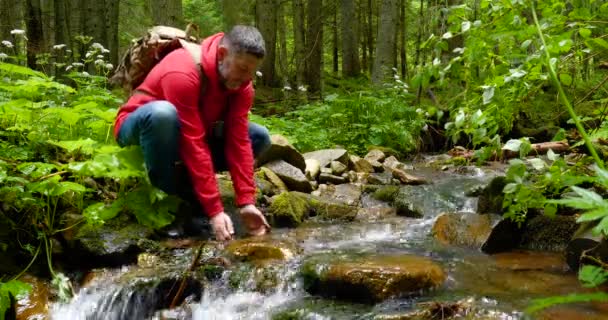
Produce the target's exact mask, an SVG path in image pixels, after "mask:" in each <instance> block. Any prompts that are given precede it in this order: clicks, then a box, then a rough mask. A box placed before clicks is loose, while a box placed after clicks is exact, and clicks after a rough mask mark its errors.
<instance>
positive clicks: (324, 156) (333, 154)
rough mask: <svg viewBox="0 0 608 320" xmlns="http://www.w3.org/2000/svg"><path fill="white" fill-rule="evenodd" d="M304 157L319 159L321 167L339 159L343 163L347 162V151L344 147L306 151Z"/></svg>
mask: <svg viewBox="0 0 608 320" xmlns="http://www.w3.org/2000/svg"><path fill="white" fill-rule="evenodd" d="M303 156H304V159H316V160H317V161H319V164H320V165H321V168H325V167H327V165H329V163H330V162H332V161H340V162H342V163H343V164H348V152H347V151H346V150H344V149H324V150H317V151H313V152H307V153H305V154H304V155H303Z"/></svg>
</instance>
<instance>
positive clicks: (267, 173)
mask: <svg viewBox="0 0 608 320" xmlns="http://www.w3.org/2000/svg"><path fill="white" fill-rule="evenodd" d="M260 173H261V174H262V175H263V177H265V178H266V179H268V181H270V183H272V184H273V185H274V186H275V187H276V188H277V190H278V193H281V192H286V191H289V189H287V186H286V185H285V182H283V180H281V178H279V176H277V174H276V173H274V172H273V171H272V170H270V169H268V168H266V167H262V168H261V169H260Z"/></svg>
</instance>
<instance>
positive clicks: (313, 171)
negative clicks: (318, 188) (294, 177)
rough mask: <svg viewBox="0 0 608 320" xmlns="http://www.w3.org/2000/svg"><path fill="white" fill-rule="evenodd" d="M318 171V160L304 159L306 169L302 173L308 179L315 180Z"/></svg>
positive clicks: (319, 165)
mask: <svg viewBox="0 0 608 320" xmlns="http://www.w3.org/2000/svg"><path fill="white" fill-rule="evenodd" d="M319 172H321V164H320V163H319V160H316V159H306V170H304V175H306V178H308V180H311V181H312V180H316V179H317V177H318V176H319Z"/></svg>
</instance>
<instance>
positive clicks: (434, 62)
mask: <svg viewBox="0 0 608 320" xmlns="http://www.w3.org/2000/svg"><path fill="white" fill-rule="evenodd" d="M440 64H441V60H439V58H435V59H433V65H434V66H438V65H440Z"/></svg>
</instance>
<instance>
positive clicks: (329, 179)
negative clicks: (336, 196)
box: [319, 173, 348, 184]
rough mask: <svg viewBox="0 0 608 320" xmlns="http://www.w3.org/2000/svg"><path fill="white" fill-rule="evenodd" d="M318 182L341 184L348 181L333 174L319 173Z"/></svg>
mask: <svg viewBox="0 0 608 320" xmlns="http://www.w3.org/2000/svg"><path fill="white" fill-rule="evenodd" d="M319 182H320V183H333V184H342V183H346V182H348V180H346V178H343V177H338V176H335V175H333V174H329V173H321V174H320V175H319Z"/></svg>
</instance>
